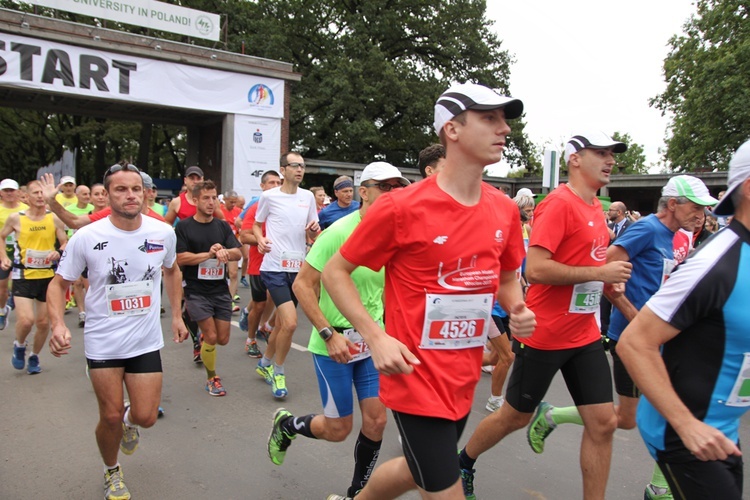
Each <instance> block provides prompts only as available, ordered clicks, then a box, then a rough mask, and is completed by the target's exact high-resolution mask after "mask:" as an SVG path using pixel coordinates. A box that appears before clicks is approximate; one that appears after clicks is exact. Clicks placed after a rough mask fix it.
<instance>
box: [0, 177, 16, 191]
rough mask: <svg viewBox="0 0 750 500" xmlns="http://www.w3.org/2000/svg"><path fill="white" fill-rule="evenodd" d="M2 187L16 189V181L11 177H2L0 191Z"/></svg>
mask: <svg viewBox="0 0 750 500" xmlns="http://www.w3.org/2000/svg"><path fill="white" fill-rule="evenodd" d="M3 189H18V183H17V182H16V181H14V180H13V179H3V181H2V182H0V191H2V190H3Z"/></svg>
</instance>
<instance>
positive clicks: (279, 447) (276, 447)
mask: <svg viewBox="0 0 750 500" xmlns="http://www.w3.org/2000/svg"><path fill="white" fill-rule="evenodd" d="M293 417H294V415H292V414H291V413H290V412H288V411H287V410H286V409H284V408H279V409H278V410H276V413H274V415H273V428H272V429H271V434H270V435H269V436H268V458H270V459H271V462H273V463H274V464H276V465H281V464H283V463H284V457H286V449H287V448H289V445H290V444H292V440H293V439H294V438H295V437H297V436H296V435H294V434H287V432H286V431H284V430H283V429H282V428H281V424H282V423H283V422H284V420H286V419H288V418H293Z"/></svg>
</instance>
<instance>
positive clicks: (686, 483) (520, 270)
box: [0, 84, 750, 500]
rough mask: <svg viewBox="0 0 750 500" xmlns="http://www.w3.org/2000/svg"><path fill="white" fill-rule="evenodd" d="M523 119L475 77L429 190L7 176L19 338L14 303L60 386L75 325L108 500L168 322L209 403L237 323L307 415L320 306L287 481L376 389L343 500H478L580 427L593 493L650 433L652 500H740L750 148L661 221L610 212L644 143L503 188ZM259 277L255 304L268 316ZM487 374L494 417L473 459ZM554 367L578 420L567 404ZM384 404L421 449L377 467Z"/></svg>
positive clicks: (668, 205) (283, 174) (443, 98)
mask: <svg viewBox="0 0 750 500" xmlns="http://www.w3.org/2000/svg"><path fill="white" fill-rule="evenodd" d="M522 113H523V103H522V102H521V101H520V100H518V99H514V98H511V97H506V96H502V95H499V94H498V93H497V92H495V91H493V90H491V89H489V88H487V87H484V86H481V85H477V84H459V85H454V86H452V87H451V88H449V89H448V90H446V91H445V92H444V93H443V94H442V95H440V96H439V98H438V99H437V102H436V104H435V115H434V128H435V132H436V134H437V135H438V137H439V139H440V143H439V144H434V145H432V146H429V147H427V148H425V149H424V150H423V151H422V152H421V153H420V155H419V168H420V172H421V174H422V176H423V177H424V179H423V180H420V181H419V182H415V183H410V181H409V180H407V179H406V178H405V177H404V176H403V174H402V172H400V171H399V169H398V168H397V167H396V166H394V165H391V164H389V163H387V162H382V161H376V162H373V163H371V164H369V165H367V166H366V167H365V168H364V170H363V171H362V172H361V176H360V179H359V183H358V184H355V182H354V181H353V179H351V178H349V177H347V176H342V177H339V178H337V179H336V180H335V182H334V185H333V188H334V190H333V194H334V197H335V201H333V202H331V201H330V199H327V196H326V193H325V190H324V189H323V188H312V189H311V190H308V189H304V188H302V187H301V184H302V182H303V179H304V174H305V168H306V166H305V160H304V158H303V157H302V156H301V155H300V154H298V153H296V152H289V153H286V154H284V155H282V156H281V159H280V163H279V170H278V171H275V170H269V171H267V172H265V173H264V174H263V176H262V177H261V184H260V186H261V189H262V193H261V194H260V196H258V197H256V198H253V199H251V200H249V201H247V202H246V201H245V200H244V199H242V197H240V196H238V194H237V193H236V192H234V191H232V190H231V189H230V190H227V191H225V192H224V193H221V196H220V194H219V191H218V188H217V186H216V184H215V183H214V182H213V181H211V180H208V179H205V178H204V174H203V171H202V170H201V169H200V168H199V167H197V166H192V167H189V168H188V169H187V170H186V172H185V177H184V182H185V186H184V191H183V192H182V193H181V194H180V195H179V196H178V197H176V198H174V199H173V200H171V201H170V202H169V204H168V206H165V205H162V204H159V203H157V202H156V195H157V192H156V189H155V186H154V183H153V180H152V179H151V178H150V177H149V176H148V175H147V174H146V173H144V172H142V171H140V170H139V169H138V168H137V167H136V166H134V165H132V164H129V163H128V162H125V161H123V162H120V163H118V164H115V165H113V166H112V167H110V168H109V169H108V170H107V171H106V173H105V175H104V178H103V182H102V183H101V184H95V185H93V186H90V187H88V186H76V184H75V179H74V178H72V177H63V178H62V179H61V180H60V182H59V183H56V182H55V181H54V179H53V177H52V176H51V175H50V174H45V175H44V176H42V178H41V179H38V180H34V181H31V182H29V183H28V184H26V185H25V186H19V184H18V183H17V182H16V181H15V180H12V179H5V180H3V181H2V183H0V193H1V194H2V206H1V207H0V228H2V229H1V231H2V235H1V236H2V238H5V239H6V253H4V254H3V255H2V256H0V330H2V329H4V328H5V327H6V325H7V324H8V315H9V314H11V310H13V312H12V314H14V315H15V318H14V319H15V340H14V343H13V351H12V364H13V367H14V368H16V369H18V370H26V372H27V373H29V374H38V373H40V372H42V364H41V358H43V356H42V355H43V351H44V350H45V349H44V348H45V346H46V345H47V338H48V337H49V343H48V345H49V351H50V352H51V354H52V355H53V356H56V357H60V356H63V355H65V354H67V353H68V352H69V351H70V349H73V348H79V346H77V345H76V343H77V342H74V341H73V340H72V335H71V332H70V330H69V329H68V327H67V326H66V323H65V321H64V317H65V313H66V310H67V309H70V308H72V307H76V308H77V310H78V326H79V328H82V329H83V331H84V333H85V336H84V337H83V338H84V340H83V349H84V351H85V356H86V360H87V373H88V375H89V378H90V381H91V385H92V387H93V389H94V392H95V394H96V398H97V401H98V406H99V422H98V424H97V426H96V431H95V435H96V442H97V445H98V447H99V450H100V453H101V457H102V461H103V467H104V497H105V499H110V500H117V499H129V498H130V492H129V490H128V488H127V486H126V485H125V482H124V479H123V474H122V468H121V466H120V463H119V461H118V454H119V452H120V451H121V452H122V453H125V454H132V453H134V452H135V451H136V449H137V447H138V444H139V440H140V431H139V429H140V428H148V427H150V426H152V425H154V423H155V422H156V419H157V418H158V416H159V414H160V411H161V407H160V406H159V404H160V401H161V389H162V363H161V357H160V349H161V348H162V347H163V345H164V341H163V334H162V331H161V316H162V315H163V314H165V312H166V311H167V310H168V311H169V314H170V315H171V329H172V336H173V339H174V341H175V342H182V341H184V340H186V339H187V338H188V337H189V336H190V337H191V338H192V342H193V361H194V362H195V363H202V365H203V367H204V368H205V372H206V379H205V382H204V387H205V391H206V393H207V394H208V395H209V396H214V397H222V396H227V395H228V390H227V389H226V388H225V387H224V383H223V381H222V379H221V377H220V376H219V374H218V373H219V371H220V368H221V363H220V362H219V356H218V353H219V351H220V349H218V346H226V345H227V343H228V342H229V337H230V330H231V318H232V315H233V313H238V316H239V325H240V329H241V330H242V331H243V332H246V334H247V339H246V341H245V351H246V353H247V355H248V356H249V357H251V358H256V359H257V360H258V361H257V365H255V368H254V369H255V372H256V373H257V375H258V376H260V377H262V379H263V380H265V382H266V383H267V384H268V386H269V388H270V391H271V394H272V396H273V398H274V399H276V400H290V401H291V400H293V394H290V392H289V389H288V387H287V384H286V377H287V375H289V376H291V377H308V376H311V375H312V374H311V373H287V371H286V367H285V361H286V358H287V356H288V354H289V350H290V348H291V346H292V340H293V336H294V333H295V330H296V329H297V325H298V307H297V306H298V305H299V306H300V307H301V309H302V311H303V312H304V314H305V315H306V317H307V318H308V319H309V320H310V322H311V324H312V326H313V331H312V334H311V336H310V341H309V345H308V350H309V351H310V353H311V355H312V358H313V365H314V371H315V375H316V377H317V380H318V386H319V388H320V400H321V406H320V408H318V409H314V408H308V409H306V410H307V411H310V413H305V411H301V410H300V409H298V408H294V412H292V411H291V410H289V409H286V408H279V409H277V410H276V411H275V412H269V413H272V418H271V420H272V423H271V424H270V427H271V428H270V436H269V439H268V442H267V444H266V446H267V453H268V456H269V459H270V460H271V461H272V462H273V463H274V464H276V465H279V466H281V465H283V463H284V460H285V457H286V454H287V453H289V452H290V446H291V445H292V443H293V440H295V439H296V438H297V436H304V437H305V438H310V439H319V440H325V441H332V442H340V441H343V440H345V439H346V438H347V436H349V434H350V433H351V432H352V429H353V426H354V415H353V414H354V407H355V404H354V403H355V400H354V395H355V394H356V397H357V403H358V406H359V409H360V412H361V428H360V429H359V430H358V435H357V438H356V443H355V449H354V464H353V467H352V476H351V482H350V483H349V484H348V486H347V487H346V491H341V492H340V494H332V495H330V496H329V497H328V498H329V500H339V499H342V500H345V499H350V498H357V499H360V500H366V499H385V498H397V497H399V496H400V495H402V494H404V493H406V492H407V491H410V490H418V491H419V494H420V495H421V496H422V497H423V498H435V499H444V498H445V499H449V498H450V499H461V498H467V499H472V498H475V496H474V482H475V480H477V479H476V478H475V473H476V468H475V464H476V462H477V460H478V459H479V457H480V455H482V454H483V453H485V452H490V450H491V449H492V448H493V447H495V446H496V445H498V444H499V443H500V442H501V441H502V440H503V439H504V438H505V437H506V436H508V435H509V434H511V433H513V432H515V431H518V430H521V429H525V432H526V434H527V438H528V442H529V445H530V447H531V450H532V451H533V452H534V453H543V452H544V449H545V445H546V444H547V442H549V443H550V445H551V446H554V436H552V435H551V434H552V432H553V431H555V430H556V429H557V428H558V427H560V425H561V424H577V425H582V426H583V434H582V439H581V447H580V467H581V477H582V497H583V498H586V499H603V498H604V497H605V492H606V488H607V481H608V477H609V469H610V463H611V459H612V452H613V436H614V433H615V432H623V431H625V430H628V429H633V428H635V427H638V429H639V431H640V433H641V436H642V438H643V440H644V442H645V445H646V447H647V449H648V451H649V453H650V454H651V456H652V457H653V459H654V462H655V463H654V470H653V475H652V477H651V478H650V480H649V478H643V483H642V484H646V488H645V491H644V490H642V489H639V490H638V491H634V492H633V495H634V496H641V495H643V496H644V498H646V499H668V498H680V499H682V498H685V499H698V498H722V499H739V498H741V497H742V478H743V470H742V456H741V452H740V448H739V437H738V429H739V421H740V417H741V416H742V415H743V414H744V413H745V411H746V410H747V408H748V407H749V406H750V389H748V388H749V387H750V356H748V354H747V353H749V352H750V336H748V335H746V334H745V333H746V332H747V326H746V325H748V324H750V309H749V308H748V307H747V305H746V304H748V303H750V281H749V280H747V279H744V280H743V279H741V278H742V277H745V278H747V277H748V276H750V141H749V142H747V143H745V144H743V145H742V146H741V147H740V148H739V149H738V150H737V151H736V152H735V154H734V156H733V157H732V160H731V162H730V165H729V172H728V181H727V185H728V188H727V190H726V192H722V193H721V194H720V196H719V198H720V199H716V198H714V197H712V196H711V194H710V193H709V190H708V188H707V187H706V186H705V185H704V184H703V182H702V181H701V180H700V179H698V178H696V177H693V176H689V175H677V176H673V177H671V178H670V179H669V181H668V182H667V183H666V185H665V186H664V187H663V189H662V195H661V197H660V198H659V199H658V200H654V202H655V206H656V207H657V209H656V212H655V213H653V214H651V215H647V216H645V217H640V214H637V213H634V212H630V211H628V209H627V207H626V206H625V205H624V204H623V203H622V202H619V201H616V202H613V203H612V204H611V205H610V206H609V207H608V209H607V210H605V209H604V208H603V207H602V203H601V202H600V201H599V199H598V198H597V193H598V191H599V190H600V189H601V188H602V187H604V186H606V185H607V184H608V183H609V181H610V175H611V173H612V170H613V167H614V165H615V164H616V158H617V155H618V154H621V153H623V152H625V151H626V150H627V147H628V146H627V144H624V143H622V142H618V141H615V140H613V139H612V138H610V137H609V136H608V135H607V134H605V133H603V132H600V131H581V132H580V133H578V134H576V135H574V136H573V137H571V138H570V139H569V140H568V141H567V143H566V145H565V152H564V161H565V164H566V169H567V175H568V181H567V183H565V184H562V185H560V186H559V187H557V188H556V189H555V190H553V191H552V192H551V193H549V194H548V195H547V196H546V197H543V199H542V200H541V202H539V203H536V201H535V200H536V198H535V196H534V195H533V194H532V193H531V192H530V191H528V190H521V192H519V193H518V194H517V195H516V196H515V197H514V198H510V197H509V196H507V195H506V194H505V193H503V192H501V191H499V190H497V189H495V188H493V187H492V186H490V185H488V184H486V183H483V182H482V174H483V171H484V169H485V167H486V166H487V165H489V164H493V163H497V162H498V161H500V160H501V158H502V153H503V150H504V149H505V147H506V138H507V136H508V134H509V132H510V125H509V123H511V122H510V120H513V119H515V118H518V117H520V116H521V115H522ZM355 198H357V199H355ZM240 262H241V264H240ZM239 286H245V287H248V288H250V292H251V300H250V302H249V303H248V304H246V305H244V304H241V303H240V297H239V295H238V294H237V290H238V287H239ZM10 290H12V291H10ZM163 296H166V300H167V301H168V302H169V308H164V307H162V297H163ZM32 331H33V342H28V343H27V338H28V337H29V336H30V335H31V333H32ZM743 334H744V335H743ZM243 335H244V333H243ZM261 339H263V340H266V342H267V343H266V345H265V347H264V349H263V351H262V350H261V348H260V344H259V342H258V341H259V340H261ZM27 351H28V352H27ZM607 351H609V353H610V355H611V358H612V359H611V362H610V361H609V360H608V359H607ZM253 363H254V364H255V362H253ZM610 366H611V367H610ZM482 370H486V371H488V372H490V373H491V374H492V384H491V394H489V399H488V400H487V404H486V408H487V410H489V412H490V413H489V415H487V416H486V418H484V419H483V420H482V422H480V424H479V426H478V427H477V428H476V430H475V432H474V433H473V435H472V436H470V437H469V439H468V441H467V442H466V445H465V446H464V447H463V448H461V449H458V447H457V446H458V441H459V439H460V438H461V435H462V432H463V430H464V428H465V426H466V423H467V419H468V416H469V412H470V410H471V407H472V404H473V402H474V398H475V387H476V385H477V383H478V381H479V378H480V376H481V373H482ZM558 372H560V373H561V374H562V376H563V378H564V380H565V383H566V385H567V388H568V391H569V392H570V395H571V397H572V400H573V402H574V406H571V407H559V406H554V405H553V403H554V402H548V401H545V394H546V393H547V391H548V389H549V387H550V384H551V383H552V380H553V378H554V377H555V376H556V374H557V373H558ZM613 386H614V392H616V393H617V398H615V397H614V393H613ZM264 387H265V386H264ZM123 388H124V389H123ZM230 389H231V387H230ZM290 406H294V405H290ZM388 410H390V412H391V413H392V415H393V419H394V421H395V423H396V426H397V427H398V432H399V436H400V441H401V444H402V447H403V455H402V456H399V457H398V458H394V459H391V460H389V461H387V462H385V463H378V456H379V454H380V448H381V443H382V439H383V432H384V428H385V426H386V421H387V411H388ZM269 417H271V415H269ZM618 429H622V431H621V430H618ZM557 432H564V431H562V430H558V431H557ZM457 450H458V452H457ZM500 452H502V451H500ZM292 453H293V451H292ZM481 480H488V481H489V480H491V479H490V478H482V479H481ZM342 490H343V487H342Z"/></svg>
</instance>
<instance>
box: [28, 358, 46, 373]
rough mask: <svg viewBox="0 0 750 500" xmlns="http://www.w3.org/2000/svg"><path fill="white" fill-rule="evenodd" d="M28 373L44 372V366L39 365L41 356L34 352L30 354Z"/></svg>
mask: <svg viewBox="0 0 750 500" xmlns="http://www.w3.org/2000/svg"><path fill="white" fill-rule="evenodd" d="M26 373H28V374H29V375H34V374H35V373H42V367H41V366H39V356H37V355H36V354H32V355H31V356H29V364H28V366H27V367H26Z"/></svg>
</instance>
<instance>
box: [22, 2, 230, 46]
mask: <svg viewBox="0 0 750 500" xmlns="http://www.w3.org/2000/svg"><path fill="white" fill-rule="evenodd" d="M22 1H23V2H24V3H30V4H32V5H39V6H41V7H49V8H51V9H57V10H64V11H67V12H75V13H76V14H83V15H84V16H90V17H99V18H101V19H108V20H110V21H117V22H118V23H125V24H132V25H135V26H143V27H144V28H150V29H154V30H159V31H169V32H170V33H179V34H181V35H187V36H192V37H197V38H206V39H208V40H215V41H218V40H219V35H220V33H221V20H220V17H219V15H218V14H210V13H208V12H203V11H200V10H195V9H188V8H187V7H180V6H179V5H172V4H169V3H164V2H155V1H154V0H22Z"/></svg>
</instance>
